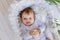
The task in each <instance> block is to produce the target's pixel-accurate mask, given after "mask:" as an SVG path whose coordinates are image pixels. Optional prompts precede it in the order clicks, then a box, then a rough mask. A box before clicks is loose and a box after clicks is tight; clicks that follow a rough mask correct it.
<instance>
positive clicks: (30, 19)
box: [22, 12, 34, 26]
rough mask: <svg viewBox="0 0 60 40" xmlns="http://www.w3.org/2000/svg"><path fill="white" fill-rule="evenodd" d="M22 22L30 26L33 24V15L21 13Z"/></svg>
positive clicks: (31, 13)
mask: <svg viewBox="0 0 60 40" xmlns="http://www.w3.org/2000/svg"><path fill="white" fill-rule="evenodd" d="M22 22H23V23H24V24H25V25H26V26H30V25H32V24H33V23H34V13H33V12H30V13H29V14H26V13H25V12H23V14H22Z"/></svg>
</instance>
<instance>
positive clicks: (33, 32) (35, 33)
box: [29, 28, 41, 36]
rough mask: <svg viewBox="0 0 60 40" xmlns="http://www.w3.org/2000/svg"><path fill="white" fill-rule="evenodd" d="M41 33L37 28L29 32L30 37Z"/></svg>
mask: <svg viewBox="0 0 60 40" xmlns="http://www.w3.org/2000/svg"><path fill="white" fill-rule="evenodd" d="M40 33H41V30H40V29H39V28H34V29H32V30H30V32H29V34H30V35H32V36H33V35H37V34H40Z"/></svg>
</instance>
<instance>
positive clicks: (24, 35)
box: [20, 28, 31, 40]
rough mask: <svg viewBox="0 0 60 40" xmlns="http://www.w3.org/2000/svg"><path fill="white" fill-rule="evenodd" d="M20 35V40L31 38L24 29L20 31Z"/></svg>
mask: <svg viewBox="0 0 60 40" xmlns="http://www.w3.org/2000/svg"><path fill="white" fill-rule="evenodd" d="M20 31H21V34H20V36H21V37H22V40H30V39H31V36H30V35H29V32H27V31H26V30H25V29H23V28H22V29H21V30H20Z"/></svg>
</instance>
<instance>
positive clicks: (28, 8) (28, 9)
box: [19, 7, 35, 18]
mask: <svg viewBox="0 0 60 40" xmlns="http://www.w3.org/2000/svg"><path fill="white" fill-rule="evenodd" d="M23 12H25V13H26V14H29V13H30V12H33V14H34V17H35V13H34V11H33V9H32V8H30V7H27V8H25V9H24V10H22V11H21V12H20V13H19V15H20V18H22V14H23Z"/></svg>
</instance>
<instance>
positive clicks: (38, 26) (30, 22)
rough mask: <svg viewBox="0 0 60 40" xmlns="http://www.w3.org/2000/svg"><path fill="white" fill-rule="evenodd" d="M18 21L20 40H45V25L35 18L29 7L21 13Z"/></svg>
mask: <svg viewBox="0 0 60 40" xmlns="http://www.w3.org/2000/svg"><path fill="white" fill-rule="evenodd" d="M20 19H21V30H20V31H21V35H20V36H21V37H22V40H37V39H39V40H45V33H44V31H45V25H44V24H43V23H42V22H40V21H39V20H38V19H37V18H36V17H35V13H34V11H33V10H32V9H31V8H30V7H28V8H25V9H24V10H23V11H21V13H20Z"/></svg>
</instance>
